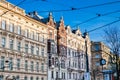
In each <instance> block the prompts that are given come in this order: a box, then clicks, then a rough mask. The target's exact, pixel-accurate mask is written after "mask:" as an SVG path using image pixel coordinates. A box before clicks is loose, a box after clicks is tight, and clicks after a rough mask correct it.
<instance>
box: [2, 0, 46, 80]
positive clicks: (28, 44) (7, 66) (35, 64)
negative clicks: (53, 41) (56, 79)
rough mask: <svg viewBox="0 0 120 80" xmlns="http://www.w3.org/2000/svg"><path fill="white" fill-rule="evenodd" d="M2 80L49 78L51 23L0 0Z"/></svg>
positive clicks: (44, 79) (41, 79) (42, 79)
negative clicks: (44, 22) (48, 32)
mask: <svg viewBox="0 0 120 80" xmlns="http://www.w3.org/2000/svg"><path fill="white" fill-rule="evenodd" d="M0 5H1V6H0V80H7V79H10V78H15V79H16V80H22V79H23V80H39V79H40V80H46V79H47V64H46V63H47V45H46V44H47V35H46V34H43V33H45V32H47V29H48V28H47V25H45V24H43V23H41V22H38V21H36V20H34V19H32V18H31V17H29V16H28V15H26V14H25V12H24V10H23V9H21V8H19V7H15V5H13V4H11V3H9V2H7V1H5V0H0Z"/></svg>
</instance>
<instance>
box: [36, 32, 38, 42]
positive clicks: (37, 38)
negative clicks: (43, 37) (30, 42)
mask: <svg viewBox="0 0 120 80" xmlns="http://www.w3.org/2000/svg"><path fill="white" fill-rule="evenodd" d="M36 40H37V41H39V33H36Z"/></svg>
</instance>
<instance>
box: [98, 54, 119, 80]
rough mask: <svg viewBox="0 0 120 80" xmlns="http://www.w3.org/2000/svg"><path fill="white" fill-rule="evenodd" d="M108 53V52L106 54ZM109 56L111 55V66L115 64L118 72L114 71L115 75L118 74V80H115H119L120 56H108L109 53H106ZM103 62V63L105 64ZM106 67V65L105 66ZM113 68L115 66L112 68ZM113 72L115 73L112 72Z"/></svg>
mask: <svg viewBox="0 0 120 80" xmlns="http://www.w3.org/2000/svg"><path fill="white" fill-rule="evenodd" d="M105 53H106V52H105ZM106 54H107V55H109V57H110V64H113V65H115V69H116V70H114V74H116V76H115V77H116V79H115V80H119V64H120V62H119V56H118V55H117V54H115V55H113V54H108V53H106ZM104 61H105V60H104ZM104 61H103V62H104ZM103 62H102V60H100V63H103ZM103 65H104V64H103ZM112 67H113V66H112ZM112 72H113V71H112Z"/></svg>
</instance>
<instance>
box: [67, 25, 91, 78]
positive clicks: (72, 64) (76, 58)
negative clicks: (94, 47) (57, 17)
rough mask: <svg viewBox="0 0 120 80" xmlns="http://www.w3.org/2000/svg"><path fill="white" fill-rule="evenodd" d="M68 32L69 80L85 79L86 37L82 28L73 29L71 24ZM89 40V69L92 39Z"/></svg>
mask: <svg viewBox="0 0 120 80" xmlns="http://www.w3.org/2000/svg"><path fill="white" fill-rule="evenodd" d="M66 32H67V63H66V65H67V80H84V73H85V72H86V46H85V38H83V35H82V33H81V31H80V29H79V28H78V29H76V30H71V28H70V26H67V27H66ZM86 40H87V53H88V61H89V71H90V70H91V69H90V64H91V60H90V58H91V50H90V49H91V48H90V39H89V38H88V36H87V37H86Z"/></svg>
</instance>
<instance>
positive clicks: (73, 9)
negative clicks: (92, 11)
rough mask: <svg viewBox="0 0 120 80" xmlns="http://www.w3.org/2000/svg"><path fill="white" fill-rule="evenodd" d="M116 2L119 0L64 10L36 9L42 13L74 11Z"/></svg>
mask: <svg viewBox="0 0 120 80" xmlns="http://www.w3.org/2000/svg"><path fill="white" fill-rule="evenodd" d="M118 3H120V1H113V2H107V3H102V4H96V5H90V6H85V7H81V8H71V9H66V10H46V11H38V12H39V13H42V12H63V11H75V10H81V9H88V8H93V7H98V6H104V5H111V4H118Z"/></svg>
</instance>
